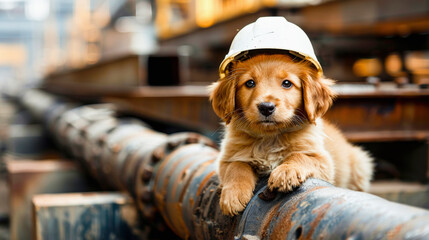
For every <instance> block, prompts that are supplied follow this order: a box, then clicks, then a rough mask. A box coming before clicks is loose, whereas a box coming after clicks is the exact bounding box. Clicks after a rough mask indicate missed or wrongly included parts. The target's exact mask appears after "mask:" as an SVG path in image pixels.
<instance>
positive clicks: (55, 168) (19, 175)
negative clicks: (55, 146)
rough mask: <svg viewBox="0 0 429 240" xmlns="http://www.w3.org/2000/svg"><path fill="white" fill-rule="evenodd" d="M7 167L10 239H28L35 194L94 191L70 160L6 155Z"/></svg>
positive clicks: (29, 237)
mask: <svg viewBox="0 0 429 240" xmlns="http://www.w3.org/2000/svg"><path fill="white" fill-rule="evenodd" d="M6 166H7V170H8V176H9V192H10V194H9V203H10V234H11V238H12V239H17V240H21V239H23V240H27V239H31V231H32V225H31V224H32V223H31V199H32V197H33V196H34V195H36V194H40V193H65V192H85V191H91V190H92V191H93V190H94V187H93V184H91V182H89V181H88V179H87V178H86V176H85V175H84V174H83V173H82V172H81V171H80V169H79V167H78V166H77V164H76V163H74V162H72V161H64V160H40V161H39V160H38V161H34V160H17V159H11V158H9V159H8V160H7V161H6Z"/></svg>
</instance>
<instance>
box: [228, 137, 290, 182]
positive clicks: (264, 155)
mask: <svg viewBox="0 0 429 240" xmlns="http://www.w3.org/2000/svg"><path fill="white" fill-rule="evenodd" d="M236 140H237V141H234V140H232V141H229V143H230V144H232V145H234V146H233V147H232V148H233V149H234V150H235V151H233V152H234V153H233V154H232V156H231V157H229V161H230V162H233V161H241V162H247V163H248V164H249V165H250V166H251V167H252V168H253V169H254V171H255V173H257V174H258V175H266V174H269V173H270V172H271V171H272V170H273V169H274V168H276V167H277V166H278V165H280V164H281V163H282V162H283V161H284V160H285V159H286V158H287V156H288V155H289V154H290V153H291V151H292V148H291V147H290V145H289V143H288V142H287V141H284V140H282V139H281V138H279V137H264V138H257V139H251V140H250V139H247V141H245V142H241V141H240V140H239V139H236ZM226 144H228V143H226Z"/></svg>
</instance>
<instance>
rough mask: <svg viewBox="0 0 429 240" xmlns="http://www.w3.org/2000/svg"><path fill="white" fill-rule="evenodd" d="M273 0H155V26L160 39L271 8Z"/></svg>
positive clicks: (273, 3)
mask: <svg viewBox="0 0 429 240" xmlns="http://www.w3.org/2000/svg"><path fill="white" fill-rule="evenodd" d="M277 2H278V1H277V0H157V13H156V16H157V17H156V22H155V24H156V27H157V30H158V36H159V37H160V38H169V37H174V36H177V35H180V34H183V33H186V32H188V31H190V30H192V29H196V28H207V27H210V26H212V25H214V24H215V23H218V22H222V21H225V20H228V19H231V18H233V17H237V16H240V15H244V14H246V13H251V12H255V11H257V10H258V9H261V8H263V7H272V6H274V5H276V4H277Z"/></svg>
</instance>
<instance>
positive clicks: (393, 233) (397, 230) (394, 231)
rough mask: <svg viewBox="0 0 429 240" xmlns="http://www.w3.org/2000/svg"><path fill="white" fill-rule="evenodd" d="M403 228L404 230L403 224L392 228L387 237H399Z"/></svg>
mask: <svg viewBox="0 0 429 240" xmlns="http://www.w3.org/2000/svg"><path fill="white" fill-rule="evenodd" d="M401 230H402V224H400V225H398V226H396V227H395V228H394V229H392V230H390V231H389V232H388V233H387V235H386V236H387V239H389V240H390V239H395V237H397V236H398V235H399V233H400V232H401Z"/></svg>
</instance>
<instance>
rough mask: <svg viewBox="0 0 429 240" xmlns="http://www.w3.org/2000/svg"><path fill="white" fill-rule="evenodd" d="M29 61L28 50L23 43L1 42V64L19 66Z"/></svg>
mask: <svg viewBox="0 0 429 240" xmlns="http://www.w3.org/2000/svg"><path fill="white" fill-rule="evenodd" d="M25 61H27V51H26V49H25V46H24V45H22V44H0V65H8V66H12V67H19V66H22V65H24V63H25Z"/></svg>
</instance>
